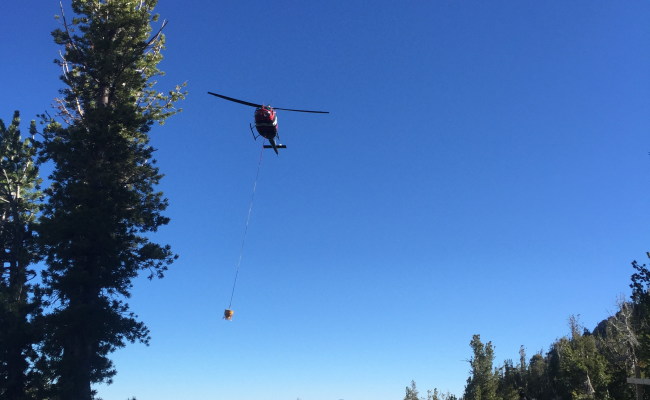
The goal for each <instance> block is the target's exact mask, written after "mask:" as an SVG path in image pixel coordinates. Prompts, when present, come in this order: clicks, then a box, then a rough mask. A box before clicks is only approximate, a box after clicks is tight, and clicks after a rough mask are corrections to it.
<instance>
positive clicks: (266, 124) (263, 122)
mask: <svg viewBox="0 0 650 400" xmlns="http://www.w3.org/2000/svg"><path fill="white" fill-rule="evenodd" d="M255 129H257V133H259V134H260V136H262V137H263V138H265V139H268V140H273V139H275V137H276V136H277V135H278V116H277V114H276V113H275V110H274V109H273V108H272V107H271V106H262V107H259V108H257V109H255Z"/></svg>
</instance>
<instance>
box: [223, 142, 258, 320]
mask: <svg viewBox="0 0 650 400" xmlns="http://www.w3.org/2000/svg"><path fill="white" fill-rule="evenodd" d="M263 155H264V148H262V151H261V152H260V160H259V162H258V164H257V173H256V174H255V182H254V183H253V194H252V195H251V201H250V204H249V206H248V216H247V217H246V226H245V227H244V235H243V236H242V240H241V247H240V248H239V259H238V260H237V267H236V268H235V279H234V281H233V283H232V292H231V293H230V302H229V303H228V308H227V309H226V310H225V311H224V315H223V317H224V318H225V319H227V320H230V319H232V315H233V314H234V312H233V311H232V309H231V307H232V299H233V297H234V296H235V286H236V285H237V277H238V276H239V267H240V266H241V261H242V258H243V257H244V245H245V244H246V234H247V233H248V224H249V223H250V220H251V214H252V212H253V203H254V201H255V190H256V189H257V180H258V178H259V176H260V167H261V166H262V156H263Z"/></svg>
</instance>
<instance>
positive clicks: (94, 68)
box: [39, 0, 184, 400]
mask: <svg viewBox="0 0 650 400" xmlns="http://www.w3.org/2000/svg"><path fill="white" fill-rule="evenodd" d="M155 5H156V1H155V0H102V1H100V0H73V1H72V9H73V11H74V13H75V17H74V18H73V19H72V21H71V22H68V21H67V19H66V18H65V16H63V18H62V22H63V28H62V29H58V30H56V31H54V32H53V37H54V40H55V42H56V43H57V44H60V45H62V46H64V51H63V53H62V59H61V60H59V61H58V63H59V65H60V66H61V67H62V69H63V75H62V77H61V79H62V81H63V82H64V83H65V84H66V87H65V88H64V89H62V90H61V93H62V95H63V97H62V98H60V99H57V105H58V115H57V117H58V120H55V119H48V120H47V122H48V125H47V128H46V129H45V132H44V147H43V151H42V152H41V157H42V159H43V160H51V161H52V162H53V163H54V171H53V172H52V174H51V176H50V180H51V182H52V184H51V186H50V187H49V188H47V190H46V191H45V192H46V194H47V195H48V201H47V203H46V204H45V205H44V208H43V217H42V222H41V227H40V230H39V233H40V238H41V244H42V246H43V251H44V256H45V261H46V263H47V270H46V272H45V274H44V282H45V283H46V285H47V289H48V291H47V293H48V295H50V296H53V297H55V299H56V307H55V309H54V310H53V312H52V313H51V314H50V315H49V316H48V318H47V320H46V323H47V328H48V335H47V338H46V339H47V340H46V343H45V347H44V351H45V352H46V354H47V368H48V369H49V370H50V371H52V373H53V376H54V379H55V381H56V383H57V386H56V389H57V392H58V395H59V396H60V397H61V398H63V399H81V400H89V399H90V398H91V397H92V395H93V394H92V391H91V389H90V385H91V384H92V383H97V382H108V383H110V382H111V378H112V377H113V376H114V375H115V373H116V371H115V369H114V367H113V364H112V362H111V361H110V360H109V358H108V355H109V354H110V353H111V352H113V351H115V350H116V349H117V348H120V347H123V346H125V344H126V343H127V342H136V341H139V342H143V343H148V341H149V330H148V329H147V327H146V326H145V325H144V324H143V323H142V322H140V321H138V320H137V317H136V316H135V315H134V314H133V313H132V312H131V311H130V309H129V306H128V304H127V303H126V301H125V300H126V299H127V298H128V297H129V296H130V291H131V287H132V280H133V278H135V277H136V276H138V274H139V273H140V272H142V271H147V273H148V276H149V278H150V279H151V278H153V277H163V275H164V272H165V270H166V269H167V268H168V266H169V265H170V264H171V263H172V262H173V260H174V259H175V258H176V256H175V255H174V254H173V252H172V251H171V248H170V247H169V246H168V245H160V244H157V243H154V242H152V241H151V240H150V237H149V235H148V233H149V232H155V231H156V230H157V229H158V228H159V227H160V226H162V225H165V224H167V223H168V221H169V220H168V218H166V217H164V216H163V215H162V212H163V211H164V210H165V209H166V207H167V200H166V199H165V198H164V197H163V194H162V193H160V192H157V191H155V190H154V187H155V186H156V185H157V184H158V183H159V181H160V179H161V178H162V175H161V174H160V173H159V170H158V168H157V167H155V160H153V159H152V156H153V152H154V149H153V148H152V147H151V146H150V145H149V136H148V132H149V131H150V129H151V126H152V124H153V123H155V122H158V123H161V124H162V123H163V122H164V120H165V119H166V118H167V117H169V116H171V115H173V114H174V113H175V112H177V111H178V110H176V109H175V108H174V104H175V102H176V101H177V100H180V99H182V98H183V97H184V93H182V92H181V88H180V87H176V89H175V90H173V91H171V92H169V93H168V94H162V93H158V92H157V91H155V90H154V85H155V83H156V82H155V80H154V79H153V78H154V77H155V76H157V75H161V74H162V72H161V71H160V70H159V69H158V67H157V64H158V63H159V62H160V60H161V59H162V54H161V51H162V49H163V48H164V35H162V33H161V32H160V31H159V32H157V33H155V34H152V28H151V23H152V22H155V21H156V20H157V19H158V17H157V16H156V15H154V14H153V13H152V11H153V8H154V6H155ZM161 29H162V28H161Z"/></svg>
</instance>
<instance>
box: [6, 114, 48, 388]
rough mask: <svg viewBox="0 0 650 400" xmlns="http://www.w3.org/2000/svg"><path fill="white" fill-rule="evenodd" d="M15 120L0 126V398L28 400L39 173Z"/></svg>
mask: <svg viewBox="0 0 650 400" xmlns="http://www.w3.org/2000/svg"><path fill="white" fill-rule="evenodd" d="M19 125H20V115H19V113H18V111H16V112H15V113H14V116H13V120H12V122H11V124H10V125H9V127H7V126H6V125H5V124H4V122H2V120H0V242H2V246H3V247H2V253H0V261H1V262H2V264H0V328H1V329H0V398H6V399H17V400H19V399H27V398H30V397H29V393H31V392H33V389H34V388H33V387H32V384H31V382H30V374H29V373H28V369H29V367H30V365H32V363H33V361H34V359H35V352H34V346H35V344H36V343H37V342H38V341H39V334H38V330H37V329H36V326H35V323H34V321H35V319H36V318H37V317H38V316H39V315H40V313H41V304H40V295H39V293H38V287H37V286H35V285H33V284H30V283H29V281H30V280H31V278H33V277H34V276H35V275H36V273H35V271H34V269H33V267H34V266H33V264H34V263H35V262H36V261H37V255H36V250H35V237H34V235H33V234H32V232H33V230H34V223H35V217H36V213H37V212H38V206H37V202H38V196H39V193H38V191H37V190H36V186H37V184H38V168H37V167H36V166H35V164H34V159H35V156H36V148H35V146H34V141H33V140H32V139H33V134H34V133H35V131H36V128H35V125H34V122H32V124H31V126H30V133H31V134H32V138H31V139H30V138H28V139H24V140H23V138H22V137H21V134H20V129H19Z"/></svg>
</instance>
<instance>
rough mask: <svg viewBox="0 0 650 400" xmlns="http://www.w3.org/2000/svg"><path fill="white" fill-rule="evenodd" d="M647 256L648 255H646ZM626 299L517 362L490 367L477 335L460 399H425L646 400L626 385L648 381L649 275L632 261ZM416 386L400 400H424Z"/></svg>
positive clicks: (490, 350)
mask: <svg viewBox="0 0 650 400" xmlns="http://www.w3.org/2000/svg"><path fill="white" fill-rule="evenodd" d="M649 256H650V254H649ZM632 267H633V268H634V271H635V272H634V273H633V274H632V277H631V281H632V282H631V283H630V287H631V288H632V295H631V296H630V299H629V300H625V299H620V300H619V301H618V302H617V312H616V314H614V315H613V316H610V317H609V318H607V319H605V320H603V321H601V322H600V323H599V324H598V325H597V326H596V327H595V328H594V329H593V330H592V331H590V330H589V329H587V328H585V327H583V326H581V325H580V323H579V321H578V318H577V317H575V316H571V317H570V318H569V328H570V334H569V336H564V337H561V338H559V339H557V340H556V341H555V342H553V343H552V344H551V345H550V347H549V351H548V352H546V353H545V354H544V353H543V352H542V351H540V352H538V353H536V354H534V355H533V356H532V357H531V358H530V359H529V358H528V356H527V355H526V351H525V349H524V346H521V348H520V349H519V360H518V362H517V363H516V364H515V363H514V362H513V361H512V360H505V361H504V362H503V364H502V365H501V366H497V367H495V366H494V347H493V346H492V343H491V342H487V343H483V342H482V341H481V337H480V335H474V336H473V337H472V340H471V342H470V346H471V348H472V352H473V355H472V358H471V359H470V360H469V364H470V376H469V378H467V385H466V386H465V392H464V393H463V395H462V396H456V395H454V394H451V393H442V392H440V391H439V390H437V389H434V390H429V391H427V394H426V400H582V399H595V400H606V399H613V400H624V399H637V400H640V399H650V387H648V389H647V390H645V392H644V386H643V385H635V384H630V383H627V380H628V378H645V377H647V376H650V293H649V287H650V270H649V269H648V268H647V267H646V265H645V264H639V263H638V262H636V261H634V262H632ZM423 399H425V397H424V396H421V395H420V393H419V392H418V389H417V387H416V384H415V382H414V381H412V382H411V385H410V386H408V387H407V388H406V395H405V396H404V400H423Z"/></svg>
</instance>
